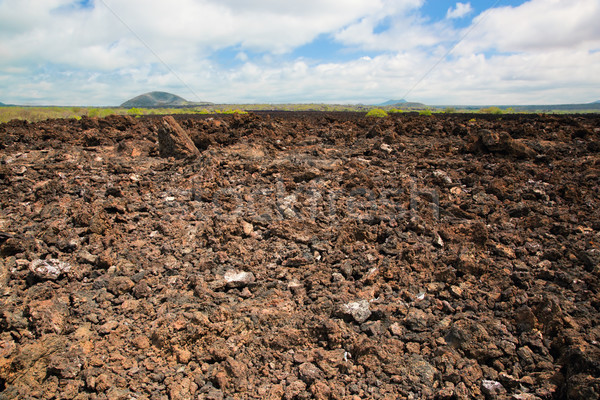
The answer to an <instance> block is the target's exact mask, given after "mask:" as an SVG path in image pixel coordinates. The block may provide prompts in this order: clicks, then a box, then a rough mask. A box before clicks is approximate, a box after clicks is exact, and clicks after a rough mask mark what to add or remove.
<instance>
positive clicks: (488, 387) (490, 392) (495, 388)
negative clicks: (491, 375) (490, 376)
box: [481, 379, 506, 396]
mask: <svg viewBox="0 0 600 400" xmlns="http://www.w3.org/2000/svg"><path fill="white" fill-rule="evenodd" d="M481 391H482V392H483V394H485V395H486V396H497V395H500V394H503V393H505V392H506V389H504V386H502V384H501V383H500V382H496V381H492V380H486V379H484V380H482V381H481Z"/></svg>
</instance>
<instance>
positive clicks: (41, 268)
mask: <svg viewBox="0 0 600 400" xmlns="http://www.w3.org/2000/svg"><path fill="white" fill-rule="evenodd" d="M70 269H71V266H70V265H69V264H68V263H66V262H63V261H60V260H57V259H55V258H50V259H48V260H34V261H32V262H31V263H30V264H29V271H31V273H32V274H33V275H35V277H36V278H38V279H45V280H55V279H58V278H59V277H60V276H61V275H63V274H64V273H66V272H69V270H70Z"/></svg>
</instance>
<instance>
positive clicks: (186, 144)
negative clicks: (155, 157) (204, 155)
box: [158, 116, 200, 158]
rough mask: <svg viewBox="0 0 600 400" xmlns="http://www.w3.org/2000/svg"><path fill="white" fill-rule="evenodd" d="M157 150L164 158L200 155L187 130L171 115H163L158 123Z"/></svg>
mask: <svg viewBox="0 0 600 400" xmlns="http://www.w3.org/2000/svg"><path fill="white" fill-rule="evenodd" d="M158 151H159V153H160V156H161V157H165V158H167V157H175V158H194V157H197V156H199V155H200V151H199V150H198V148H197V147H196V145H195V144H194V142H193V141H192V139H191V138H190V137H189V135H188V134H187V132H186V131H185V130H184V129H183V128H182V127H181V126H180V125H179V124H178V123H177V121H175V118H173V117H171V116H167V117H163V119H162V120H161V121H160V123H159V126H158Z"/></svg>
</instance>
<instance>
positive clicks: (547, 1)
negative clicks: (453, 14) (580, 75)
mask: <svg viewBox="0 0 600 400" xmlns="http://www.w3.org/2000/svg"><path fill="white" fill-rule="evenodd" d="M598 21H600V2H599V1H598V0H577V1H573V0H530V1H528V2H526V3H524V4H522V5H521V6H519V7H500V8H496V9H494V10H491V11H490V12H489V13H484V14H481V15H479V16H478V17H476V18H475V19H474V23H475V24H477V26H476V28H475V30H474V31H473V32H472V33H471V34H470V35H469V39H468V40H466V41H465V43H464V44H461V47H462V48H463V49H462V50H463V53H473V52H477V51H485V50H498V51H501V52H546V51H552V50H557V49H571V50H576V49H578V50H581V49H591V48H598V47H599V46H600V24H599V23H598Z"/></svg>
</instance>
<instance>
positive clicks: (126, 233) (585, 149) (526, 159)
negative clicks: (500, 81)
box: [0, 113, 600, 400]
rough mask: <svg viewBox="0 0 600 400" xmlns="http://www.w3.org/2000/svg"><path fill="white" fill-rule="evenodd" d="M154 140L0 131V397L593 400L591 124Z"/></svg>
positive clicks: (329, 117) (227, 126)
mask: <svg viewBox="0 0 600 400" xmlns="http://www.w3.org/2000/svg"><path fill="white" fill-rule="evenodd" d="M173 122H174V121H173ZM177 122H178V124H179V126H180V127H181V128H183V130H185V132H187V133H188V134H189V136H190V137H191V139H192V140H193V142H194V145H195V147H196V148H197V151H198V152H197V153H196V154H195V155H194V154H193V152H192V153H191V154H190V156H189V157H187V158H185V157H183V158H178V157H179V154H175V153H174V154H172V155H174V156H177V157H169V155H170V154H168V151H167V150H165V149H163V148H161V147H159V144H158V137H159V134H160V133H161V129H167V128H165V126H166V125H165V122H164V121H162V120H161V119H160V118H158V117H156V118H147V119H133V118H129V117H108V118H106V119H100V120H97V119H88V118H83V119H81V120H79V121H75V120H48V121H45V122H40V123H36V124H28V123H25V122H18V121H13V122H11V123H7V124H2V125H0V193H1V194H0V204H1V211H0V398H2V399H311V398H314V399H396V398H398V399H470V398H477V399H479V398H488V399H521V400H525V399H597V398H599V396H600V344H599V342H600V312H599V311H600V293H599V288H600V287H599V277H600V276H599V275H600V266H599V260H600V233H599V232H600V211H599V209H598V206H599V204H600V201H599V200H600V192H599V191H600V185H599V182H600V117H599V116H539V115H527V116H501V118H500V117H498V116H493V117H492V116H487V117H486V116H482V115H435V116H432V117H430V116H418V115H407V114H402V115H397V116H393V117H388V118H385V119H369V118H366V117H364V115H363V114H353V113H339V114H319V113H313V114H311V113H272V114H270V115H269V114H266V113H264V114H263V113H259V114H249V115H233V116H213V117H212V118H211V117H206V116H203V117H192V116H189V117H186V116H181V117H177ZM175 125H177V124H175ZM163 134H164V132H163ZM163 150H164V151H163ZM161 156H162V157H161ZM184 156H185V154H184Z"/></svg>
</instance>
